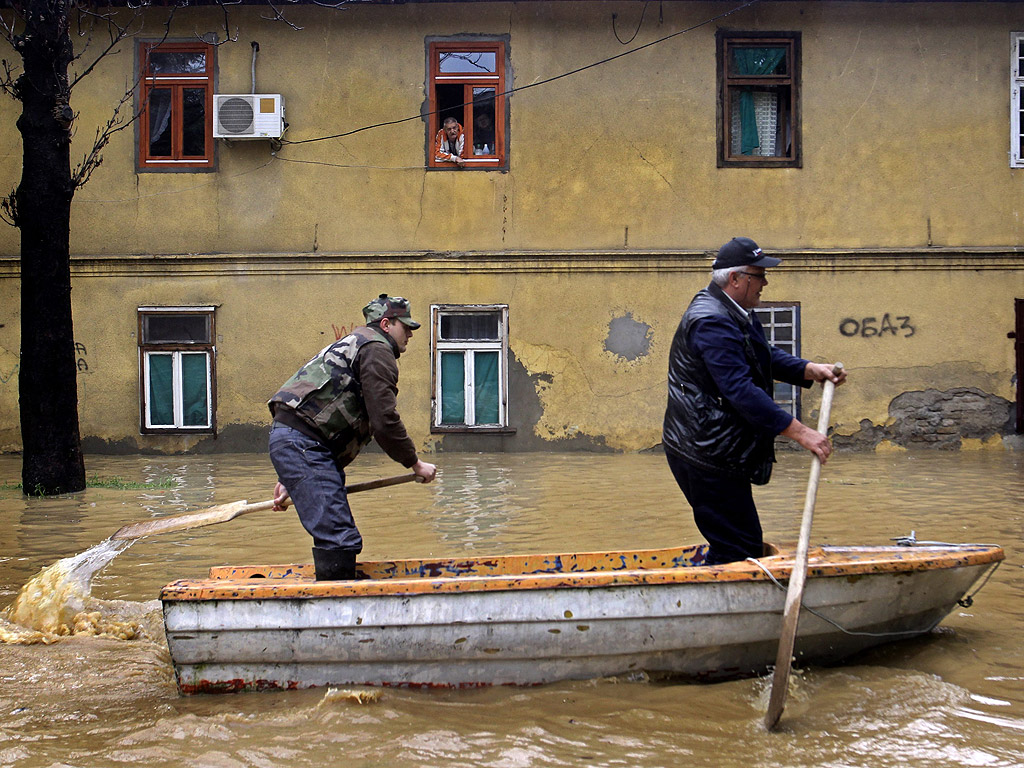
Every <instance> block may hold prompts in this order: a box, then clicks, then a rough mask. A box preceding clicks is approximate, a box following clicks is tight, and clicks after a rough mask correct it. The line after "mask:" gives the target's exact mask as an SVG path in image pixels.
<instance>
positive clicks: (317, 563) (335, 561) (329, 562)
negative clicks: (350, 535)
mask: <svg viewBox="0 0 1024 768" xmlns="http://www.w3.org/2000/svg"><path fill="white" fill-rule="evenodd" d="M313 567H314V568H315V569H316V580H317V581H344V580H347V579H354V578H355V577H356V553H355V552H353V551H352V550H351V549H321V548H320V547H313Z"/></svg>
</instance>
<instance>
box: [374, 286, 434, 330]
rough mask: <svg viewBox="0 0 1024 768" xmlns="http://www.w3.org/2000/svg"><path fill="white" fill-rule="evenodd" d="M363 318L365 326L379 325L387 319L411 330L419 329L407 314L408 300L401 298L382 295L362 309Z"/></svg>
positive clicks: (418, 325)
mask: <svg viewBox="0 0 1024 768" xmlns="http://www.w3.org/2000/svg"><path fill="white" fill-rule="evenodd" d="M363 317H365V318H366V324H367V325H372V324H373V323H379V322H380V321H381V320H383V319H384V318H385V317H387V318H391V319H393V320H398V321H400V322H401V323H402V324H403V325H405V326H406V327H408V328H411V329H413V330H415V329H417V328H419V327H420V324H419V323H417V322H416V321H415V320H413V319H412V316H411V315H410V314H409V300H408V299H403V298H402V297H401V296H388V295H387V294H386V293H382V294H381V295H380V296H378V297H377V298H376V299H374V300H373V301H371V302H370V303H369V304H367V305H366V306H365V307H363Z"/></svg>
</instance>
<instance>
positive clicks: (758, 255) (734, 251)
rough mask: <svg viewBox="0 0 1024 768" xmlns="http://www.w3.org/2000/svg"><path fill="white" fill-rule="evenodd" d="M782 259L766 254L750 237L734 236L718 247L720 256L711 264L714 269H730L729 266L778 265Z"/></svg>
mask: <svg viewBox="0 0 1024 768" xmlns="http://www.w3.org/2000/svg"><path fill="white" fill-rule="evenodd" d="M781 263H782V259H777V258H775V257H774V256H765V255H764V253H762V251H761V249H760V248H759V247H758V245H757V243H755V242H754V241H753V240H751V239H750V238H749V237H734V238H733V239H732V240H730V241H729V242H728V243H726V244H725V245H723V246H722V247H721V248H719V249H718V258H716V259H715V263H714V264H712V265H711V268H712V269H728V268H729V267H765V268H767V267H777V266H778V265H779V264H781Z"/></svg>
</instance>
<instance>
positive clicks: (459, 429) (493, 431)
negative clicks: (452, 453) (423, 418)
mask: <svg viewBox="0 0 1024 768" xmlns="http://www.w3.org/2000/svg"><path fill="white" fill-rule="evenodd" d="M430 432H431V434H442V433H451V432H455V433H458V434H462V435H467V434H473V435H514V434H515V433H516V428H515V427H467V426H466V425H465V424H444V425H441V426H437V425H434V426H432V427H431V428H430Z"/></svg>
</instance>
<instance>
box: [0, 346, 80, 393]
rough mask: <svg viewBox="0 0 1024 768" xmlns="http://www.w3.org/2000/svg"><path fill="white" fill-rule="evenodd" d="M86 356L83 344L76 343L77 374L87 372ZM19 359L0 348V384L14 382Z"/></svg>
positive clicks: (18, 368) (19, 367)
mask: <svg viewBox="0 0 1024 768" xmlns="http://www.w3.org/2000/svg"><path fill="white" fill-rule="evenodd" d="M88 354H89V350H87V349H86V348H85V344H82V343H81V342H78V341H76V342H75V368H76V369H77V370H78V372H79V373H83V372H85V371H88V370H89V363H88V361H87V360H86V357H87V356H88ZM20 359H21V358H20V357H19V356H18V355H17V354H16V353H14V352H12V351H11V350H9V349H6V348H4V347H0V384H10V383H11V382H12V381H15V379H16V378H17V375H18V371H19V370H20V369H21V365H20V362H19V361H20Z"/></svg>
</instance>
